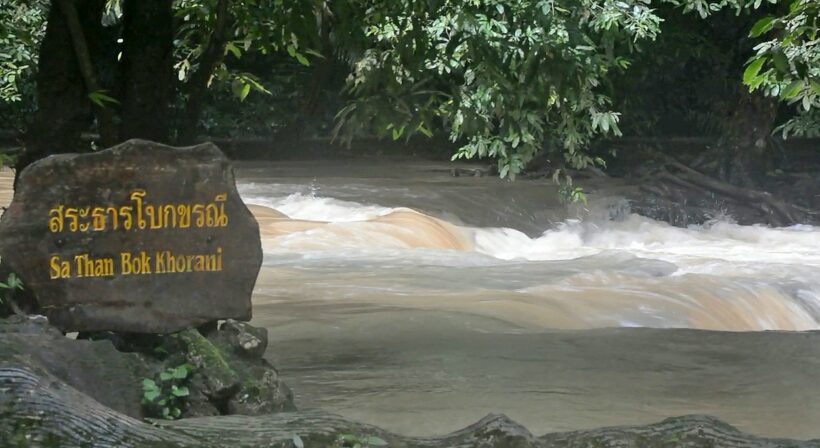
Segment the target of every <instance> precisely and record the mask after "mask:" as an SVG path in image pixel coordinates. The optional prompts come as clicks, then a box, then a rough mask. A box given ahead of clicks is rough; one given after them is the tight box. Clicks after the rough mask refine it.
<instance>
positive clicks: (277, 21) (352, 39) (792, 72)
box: [0, 0, 820, 177]
mask: <svg viewBox="0 0 820 448" xmlns="http://www.w3.org/2000/svg"><path fill="white" fill-rule="evenodd" d="M125 1H129V0H125ZM132 1H133V0H132ZM46 3H47V2H45V0H28V1H22V2H21V1H15V0H0V17H2V21H0V23H2V26H0V100H2V106H0V111H1V112H2V113H3V114H8V113H9V111H14V113H16V114H17V116H19V117H27V116H30V112H31V111H30V109H31V108H32V107H33V104H34V102H33V97H32V93H31V89H32V85H33V82H32V80H33V74H34V67H35V66H36V64H37V51H36V47H37V44H38V42H39V41H40V40H41V39H42V36H43V32H44V26H45V15H46V10H47V8H48V5H47V4H46ZM121 3H122V2H121V1H120V0H109V1H108V2H107V5H106V13H105V15H104V16H103V24H104V25H105V26H106V27H108V28H110V29H115V30H116V29H117V27H119V26H121V22H122V20H121V19H122V11H123V7H122V4H121ZM818 9H820V7H819V6H818V3H817V2H816V1H815V0H793V1H791V2H789V3H784V2H777V1H775V0H766V1H764V0H718V1H709V0H663V1H656V2H654V3H653V2H650V0H394V1H382V0H351V1H348V2H329V1H324V0H300V1H285V0H245V1H228V0H175V1H174V2H173V15H174V22H173V23H174V28H175V29H174V40H173V53H174V61H173V67H174V71H175V74H176V76H175V78H176V82H177V87H176V88H175V89H174V92H176V93H175V98H170V99H169V102H172V103H173V104H175V107H178V108H179V110H180V111H190V110H191V109H195V111H194V112H195V113H193V114H190V115H191V116H192V117H194V118H196V119H197V120H198V123H194V124H196V125H198V126H199V127H200V128H204V129H205V130H207V131H211V132H214V131H215V132H226V131H227V130H229V129H233V130H234V131H236V130H237V129H238V130H239V132H244V130H247V131H256V132H259V131H260V130H261V131H262V132H274V131H277V130H281V128H282V127H283V126H284V125H286V124H287V123H286V122H287V121H296V120H299V119H301V118H304V117H299V116H295V115H294V112H296V113H299V114H303V115H304V114H306V113H308V111H310V110H312V109H314V108H315V103H316V102H317V98H319V97H321V95H320V94H319V93H317V92H319V91H323V90H324V91H333V92H334V93H335V94H336V96H337V97H340V98H342V100H343V101H344V102H345V103H342V104H341V105H340V107H339V108H340V109H341V111H340V112H339V113H338V116H337V120H336V132H337V135H341V136H343V137H344V138H345V139H351V138H355V137H356V136H359V135H363V134H365V135H367V134H372V133H376V134H378V135H383V136H389V137H392V138H394V139H398V138H402V137H410V136H412V135H428V136H429V135H432V134H433V133H439V134H442V135H445V136H447V137H448V138H449V139H450V140H451V141H453V142H454V143H457V144H458V147H459V149H458V151H457V153H456V154H455V155H454V157H455V158H474V157H491V158H495V159H497V161H498V168H499V173H500V174H501V175H502V176H511V177H512V176H515V175H516V174H517V173H519V172H520V171H521V170H522V169H523V168H524V167H525V165H526V164H527V163H528V162H529V161H530V160H531V159H532V158H533V157H534V156H535V155H536V154H538V153H539V152H541V151H543V150H545V149H546V150H548V151H550V155H551V156H552V160H553V161H562V162H563V164H565V165H568V166H570V167H574V168H583V167H586V166H588V165H592V164H601V163H602V160H600V159H599V158H596V157H593V156H590V155H589V154H588V153H587V152H586V151H585V148H586V147H587V146H588V144H589V142H590V141H591V140H592V139H594V138H596V137H599V136H607V135H609V136H618V135H620V134H621V123H620V121H621V114H620V110H619V108H624V109H625V110H630V111H631V110H632V109H635V108H636V107H635V105H637V108H638V109H640V108H641V107H644V106H642V105H641V104H642V103H641V101H642V100H643V101H646V100H651V99H652V98H650V97H649V95H650V94H652V93H647V95H646V97H644V98H637V99H636V98H634V96H632V95H630V97H629V98H624V96H623V95H621V96H620V97H619V95H618V90H619V88H620V89H621V90H622V91H629V89H628V88H625V87H628V85H629V82H630V76H633V75H632V72H630V68H631V65H632V63H633V62H634V61H636V60H637V61H639V62H640V64H639V65H640V66H641V67H643V69H644V71H643V72H642V73H643V75H642V76H644V77H645V76H651V74H652V73H657V71H656V70H654V69H653V68H652V67H653V64H656V65H655V67H658V66H660V65H667V66H669V65H670V64H672V65H674V64H676V63H679V64H684V63H685V64H686V66H687V67H688V68H687V69H686V71H685V73H694V72H698V73H700V75H701V76H702V79H703V80H704V81H703V83H702V84H701V85H699V86H697V87H702V88H704V89H711V90H710V92H714V93H715V95H720V94H721V91H724V90H726V89H724V87H725V86H724V85H719V84H717V83H715V82H712V81H715V80H726V79H729V81H724V82H727V83H728V84H730V86H740V85H741V77H742V82H743V83H745V84H746V86H747V87H748V88H749V89H751V90H752V91H754V92H760V93H763V94H765V95H769V96H772V97H778V98H780V99H782V100H783V101H785V102H787V103H789V104H793V105H794V106H795V110H796V112H795V113H794V114H793V116H791V117H789V118H790V119H789V120H788V121H787V122H786V123H785V124H783V125H782V126H780V128H779V129H780V130H781V131H782V134H783V135H784V136H790V135H809V136H814V135H818V134H820V127H819V126H818V123H820V116H818V107H820V49H819V47H820V45H819V44H818ZM661 10H662V11H663V12H664V14H665V15H666V17H667V18H668V17H669V14H670V13H671V14H677V15H679V16H680V17H696V18H697V19H694V20H693V19H686V20H688V21H689V23H693V22H694V23H701V24H704V23H709V21H710V20H715V18H714V17H713V16H715V15H716V14H722V16H723V17H724V19H723V20H726V17H729V19H728V20H732V19H731V17H732V16H731V15H729V14H728V12H731V13H732V14H735V17H737V19H735V21H734V22H733V23H734V24H743V25H742V26H743V27H747V25H746V22H747V21H749V20H750V19H754V20H756V22H755V21H752V22H751V23H753V24H754V25H753V26H751V27H750V28H749V29H748V30H745V31H744V32H743V35H744V36H743V40H742V41H740V42H737V43H727V44H726V45H722V44H721V42H719V41H717V40H715V41H709V40H708V39H706V38H703V37H702V36H703V35H704V34H703V33H701V31H700V30H699V29H694V30H687V29H685V28H681V27H680V26H678V27H677V28H676V27H675V26H674V25H673V24H674V23H676V21H675V20H674V19H668V20H667V21H664V19H662V14H660V13H659V11H661ZM729 28H732V27H731V26H730V27H729ZM667 31H669V32H670V37H672V39H671V40H666V41H665V43H664V44H663V45H664V46H663V47H662V48H663V50H662V51H657V50H658V48H659V47H658V46H657V45H655V44H654V43H653V42H654V41H655V40H656V38H657V37H658V36H659V35H663V34H662V32H663V33H665V32H667ZM114 34H116V33H114ZM698 36H701V37H700V41H697V40H696V39H698ZM693 39H695V40H694V41H693ZM693 42H694V43H693ZM113 45H114V46H116V45H118V44H113ZM647 48H651V49H653V51H646V49H647ZM737 48H740V50H737ZM727 51H732V52H733V53H732V55H731V57H727V54H726V52H727ZM681 54H683V55H684V56H683V57H681V56H680V55H681ZM749 56H752V57H751V58H750V59H747V58H748V57H749ZM738 58H740V59H739V60H738ZM664 60H665V62H663V61H664ZM653 61H654V62H653ZM726 61H730V62H726ZM744 63H745V64H746V69H745V72H743V65H744ZM730 64H732V65H731V66H730ZM734 64H737V65H738V67H734ZM698 65H700V67H698ZM692 67H695V68H694V69H693V68H692ZM719 67H722V68H721V70H722V72H720V73H721V74H722V75H723V76H721V75H720V74H717V73H718V72H716V70H717V68H719ZM701 69H702V70H701ZM653 70H654V71H653ZM734 71H736V72H737V77H736V78H735V75H734V74H733V72H734ZM635 73H638V74H640V73H641V72H640V71H637V72H635ZM667 73H668V72H667ZM730 73H731V76H730V77H727V76H725V75H726V74H730ZM741 73H742V76H741ZM340 74H341V76H340ZM731 79H735V80H736V81H732V80H731ZM619 80H620V81H619ZM670 81H671V82H675V80H674V79H672V80H670ZM618 82H621V83H622V84H621V85H620V86H619V85H618V84H613V83H618ZM200 84H201V85H202V86H207V87H208V88H209V89H210V91H211V94H210V99H209V102H208V104H210V105H211V106H216V107H210V108H208V107H207V104H206V107H205V109H204V110H205V113H204V114H201V113H199V109H200V108H201V107H200V105H199V101H198V96H197V93H196V87H197V86H198V85H200ZM713 84H714V85H713ZM635 86H636V83H635V82H634V79H633V80H632V87H633V88H634V87H635ZM676 88H677V89H678V90H675V89H676ZM683 88H684V87H683V86H680V85H679V86H675V85H671V86H668V90H669V91H670V93H669V95H668V96H664V98H673V97H674V95H678V96H680V92H681V89H683ZM685 88H686V89H690V86H686V87H685ZM254 92H255V95H260V96H258V97H257V98H256V99H251V100H248V97H249V96H251V94H252V93H254ZM89 94H90V100H93V95H95V94H97V93H96V92H89ZM108 94H110V95H111V97H112V98H111V101H109V102H106V104H105V106H107V107H111V108H116V104H117V103H116V101H117V100H118V98H117V92H116V90H115V89H112V90H111V92H110V93H107V95H108ZM639 97H640V95H639ZM231 98H233V99H231ZM697 102H701V103H705V102H708V100H703V99H698V100H696V101H695V102H692V101H689V102H681V108H682V109H686V108H689V109H691V106H692V104H695V103H697ZM724 103H725V105H726V107H727V108H728V107H731V104H732V103H731V101H725V102H724ZM643 104H645V102H644V103H643ZM21 106H22V107H21ZM644 110H646V109H644ZM214 111H216V113H213V112H214ZM226 111H227V112H226ZM649 115H650V114H646V117H649ZM706 116H707V119H706V120H704V121H706V122H713V121H714V120H711V119H710V118H709V115H706ZM650 120H651V118H646V124H647V127H648V126H651V121H650ZM12 121H13V120H12ZM7 122H8V121H7ZM283 122H285V123H283ZM17 123H22V119H19V120H18V121H17ZM178 126H179V127H186V126H187V127H189V128H190V127H191V125H190V123H188V124H186V123H184V122H181V123H179V124H178ZM636 128H637V127H636V126H632V129H636ZM189 131H190V129H189Z"/></svg>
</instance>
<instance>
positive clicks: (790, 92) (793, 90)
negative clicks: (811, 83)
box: [780, 79, 803, 100]
mask: <svg viewBox="0 0 820 448" xmlns="http://www.w3.org/2000/svg"><path fill="white" fill-rule="evenodd" d="M801 90H803V80H802V79H798V80H796V81H792V82H791V83H790V84H789V85H788V86H786V88H785V89H783V91H782V92H780V97H781V98H783V99H784V100H790V99H792V98H794V97H795V96H797V94H798V93H800V91H801Z"/></svg>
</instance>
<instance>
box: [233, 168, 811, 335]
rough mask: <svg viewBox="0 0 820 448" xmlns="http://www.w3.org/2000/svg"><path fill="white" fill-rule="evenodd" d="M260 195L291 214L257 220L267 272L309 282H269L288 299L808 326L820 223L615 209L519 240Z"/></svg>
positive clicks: (723, 326)
mask: <svg viewBox="0 0 820 448" xmlns="http://www.w3.org/2000/svg"><path fill="white" fill-rule="evenodd" d="M312 188H313V189H314V190H315V187H312ZM275 189H281V185H279V186H278V187H277V188H275ZM264 190H265V188H264V187H263V186H261V185H259V184H240V191H241V192H242V193H243V197H244V199H245V200H246V201H247V202H248V203H251V204H257V205H260V206H264V207H268V208H270V209H274V210H276V211H278V212H281V213H283V214H285V215H287V217H288V218H289V219H280V220H278V221H277V222H275V223H273V224H266V223H265V222H264V221H263V222H262V234H263V246H264V248H265V252H266V254H267V255H268V256H267V257H266V266H268V267H278V268H279V269H280V270H281V269H288V267H291V268H292V267H293V266H294V265H295V266H299V275H300V276H301V275H304V276H307V277H309V278H306V279H305V281H306V282H307V283H308V284H309V286H302V287H300V288H299V291H298V292H297V291H282V290H281V287H280V289H279V290H280V292H282V293H283V294H284V295H287V296H293V295H294V294H298V295H299V296H301V297H305V298H307V297H311V298H315V297H323V298H325V299H326V300H338V301H341V302H345V301H351V300H352V301H354V302H366V303H373V302H377V303H381V304H383V305H386V304H391V305H397V306H405V307H411V308H424V309H429V308H435V309H442V310H459V311H462V312H469V313H474V314H481V315H492V316H493V317H495V318H499V319H503V320H506V321H509V322H510V323H512V324H514V325H517V326H520V327H521V328H524V329H529V330H537V329H545V328H597V327H609V326H646V327H662V328H667V327H675V328H677V327H684V328H701V329H718V330H809V329H817V328H820V324H818V319H819V318H820V229H818V228H815V227H811V226H805V225H803V226H794V227H789V228H776V229H773V228H767V227H764V226H740V225H737V224H733V223H730V222H714V223H710V224H708V225H703V226H692V227H690V228H686V229H683V228H676V227H673V226H670V225H668V224H666V223H662V222H658V221H654V220H651V219H649V218H645V217H641V216H637V215H627V216H626V217H625V218H624V219H620V220H607V219H598V220H592V219H566V220H563V221H561V222H558V223H556V224H554V225H552V227H551V228H548V229H545V230H544V231H543V233H542V234H541V235H540V236H536V237H532V238H531V237H529V236H527V234H525V233H524V232H522V231H520V230H516V229H513V228H505V227H477V226H468V225H464V224H456V223H454V222H449V221H447V220H445V219H438V218H434V217H432V216H430V215H428V214H425V213H423V212H420V211H418V210H413V209H410V208H405V207H391V206H390V205H391V204H374V203H362V202H356V201H351V200H342V199H336V198H333V197H328V196H321V195H317V194H316V193H315V191H309V192H295V193H291V194H287V195H278V196H265V195H260V194H259V193H260V192H261V191H264ZM593 206H594V204H593ZM602 215H605V213H588V216H602ZM457 221H460V220H458V219H457ZM297 222H298V224H297ZM282 226H286V227H288V228H287V229H285V230H282V229H280V227H282ZM341 266H345V269H343V271H344V273H343V274H342V273H341V272H340V267H341ZM334 275H338V277H336V278H334ZM313 276H315V278H313Z"/></svg>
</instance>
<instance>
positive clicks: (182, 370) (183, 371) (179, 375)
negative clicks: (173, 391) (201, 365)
mask: <svg viewBox="0 0 820 448" xmlns="http://www.w3.org/2000/svg"><path fill="white" fill-rule="evenodd" d="M172 374H173V376H174V378H176V379H178V380H181V379H185V378H187V377H188V367H187V366H186V365H185V364H183V365H181V366H178V367H177V368H175V369H174V371H173V373H172Z"/></svg>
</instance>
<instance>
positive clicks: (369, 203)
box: [0, 161, 820, 438]
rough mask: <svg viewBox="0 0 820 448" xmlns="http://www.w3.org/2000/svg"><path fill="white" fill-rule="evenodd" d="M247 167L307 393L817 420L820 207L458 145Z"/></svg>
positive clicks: (366, 405) (400, 401)
mask: <svg viewBox="0 0 820 448" xmlns="http://www.w3.org/2000/svg"><path fill="white" fill-rule="evenodd" d="M236 172H237V182H238V187H239V190H240V193H241V194H242V196H243V198H244V199H245V201H246V202H247V203H249V204H252V205H251V206H250V208H251V210H252V211H253V212H254V214H255V215H256V217H257V219H258V220H259V222H260V230H261V233H262V241H263V243H262V244H263V248H264V253H265V259H264V265H263V267H262V271H261V273H260V276H259V279H258V281H257V286H256V290H255V295H254V323H255V324H256V325H262V326H265V327H266V328H268V330H269V333H270V340H271V344H270V347H269V349H268V353H267V356H268V357H269V358H270V359H271V360H272V361H273V362H274V363H275V365H276V366H277V367H278V368H279V369H280V372H281V374H282V375H283V377H284V379H285V381H286V382H287V383H288V384H289V385H290V386H291V387H292V388H293V389H294V392H295V395H296V401H297V406H299V407H300V408H314V407H318V408H322V409H325V410H329V411H332V412H336V413H339V414H342V415H344V416H347V417H349V418H353V419H357V420H360V421H363V422H366V423H372V424H376V425H380V426H382V427H385V428H386V429H389V430H394V431H397V432H402V433H405V434H412V435H430V434H438V433H445V432H449V431H452V430H455V429H458V428H460V427H463V426H465V425H467V424H470V423H473V422H475V421H476V420H478V419H479V418H481V417H482V416H484V415H486V414H487V413H489V412H503V413H505V414H507V415H509V416H510V417H512V418H513V419H515V420H517V421H519V422H520V423H522V424H524V425H526V426H527V427H528V428H529V429H530V430H532V431H533V432H535V433H544V432H548V431H558V430H571V429H581V428H590V427H598V426H604V425H618V424H637V423H650V422H654V421H658V420H661V419H663V418H665V417H669V416H674V415H682V414H688V413H704V414H711V415H715V416H717V417H719V418H722V419H724V420H726V421H728V422H729V423H731V424H734V425H736V426H738V427H739V428H740V429H742V430H745V431H749V432H752V433H755V434H760V435H767V436H788V437H797V438H817V437H820V425H818V424H817V422H818V421H820V385H818V384H819V383H820V332H815V331H812V330H817V329H818V328H820V228H814V227H810V226H795V227H790V228H781V229H769V228H764V227H756V226H738V225H735V224H732V223H730V222H729V221H727V220H717V221H715V222H714V223H711V224H709V225H706V226H700V227H692V228H688V229H680V228H675V227H671V226H669V225H666V224H664V223H661V222H657V221H653V220H651V219H648V218H643V217H639V216H635V215H631V214H629V213H628V208H627V206H626V203H625V201H624V200H623V199H622V197H623V195H624V194H626V193H627V192H628V191H629V190H630V187H628V186H625V185H622V184H621V183H619V182H617V181H615V180H611V179H592V180H588V181H585V182H584V186H585V187H586V189H587V190H589V191H590V195H589V197H590V203H589V205H588V206H586V207H585V206H580V205H573V206H567V205H563V204H561V203H560V202H559V201H558V200H557V198H558V196H557V193H556V188H555V186H554V185H552V184H551V182H549V181H547V180H545V181H532V180H528V181H519V182H513V183H511V182H506V181H502V180H499V179H496V178H492V177H465V176H462V177H453V176H452V175H451V171H450V166H449V165H448V164H444V163H433V162H430V163H427V162H420V161H389V162H388V161H382V162H370V161H310V162H306V161H303V162H275V163H273V162H261V163H259V162H254V163H248V162H242V163H238V164H237V166H236ZM6 180H7V179H6ZM6 183H7V182H6ZM7 192H8V188H0V194H5V193H7ZM6 196H8V195H6ZM6 196H2V197H0V200H4V201H5V200H7V199H8V198H6ZM767 330H768V331H767Z"/></svg>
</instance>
